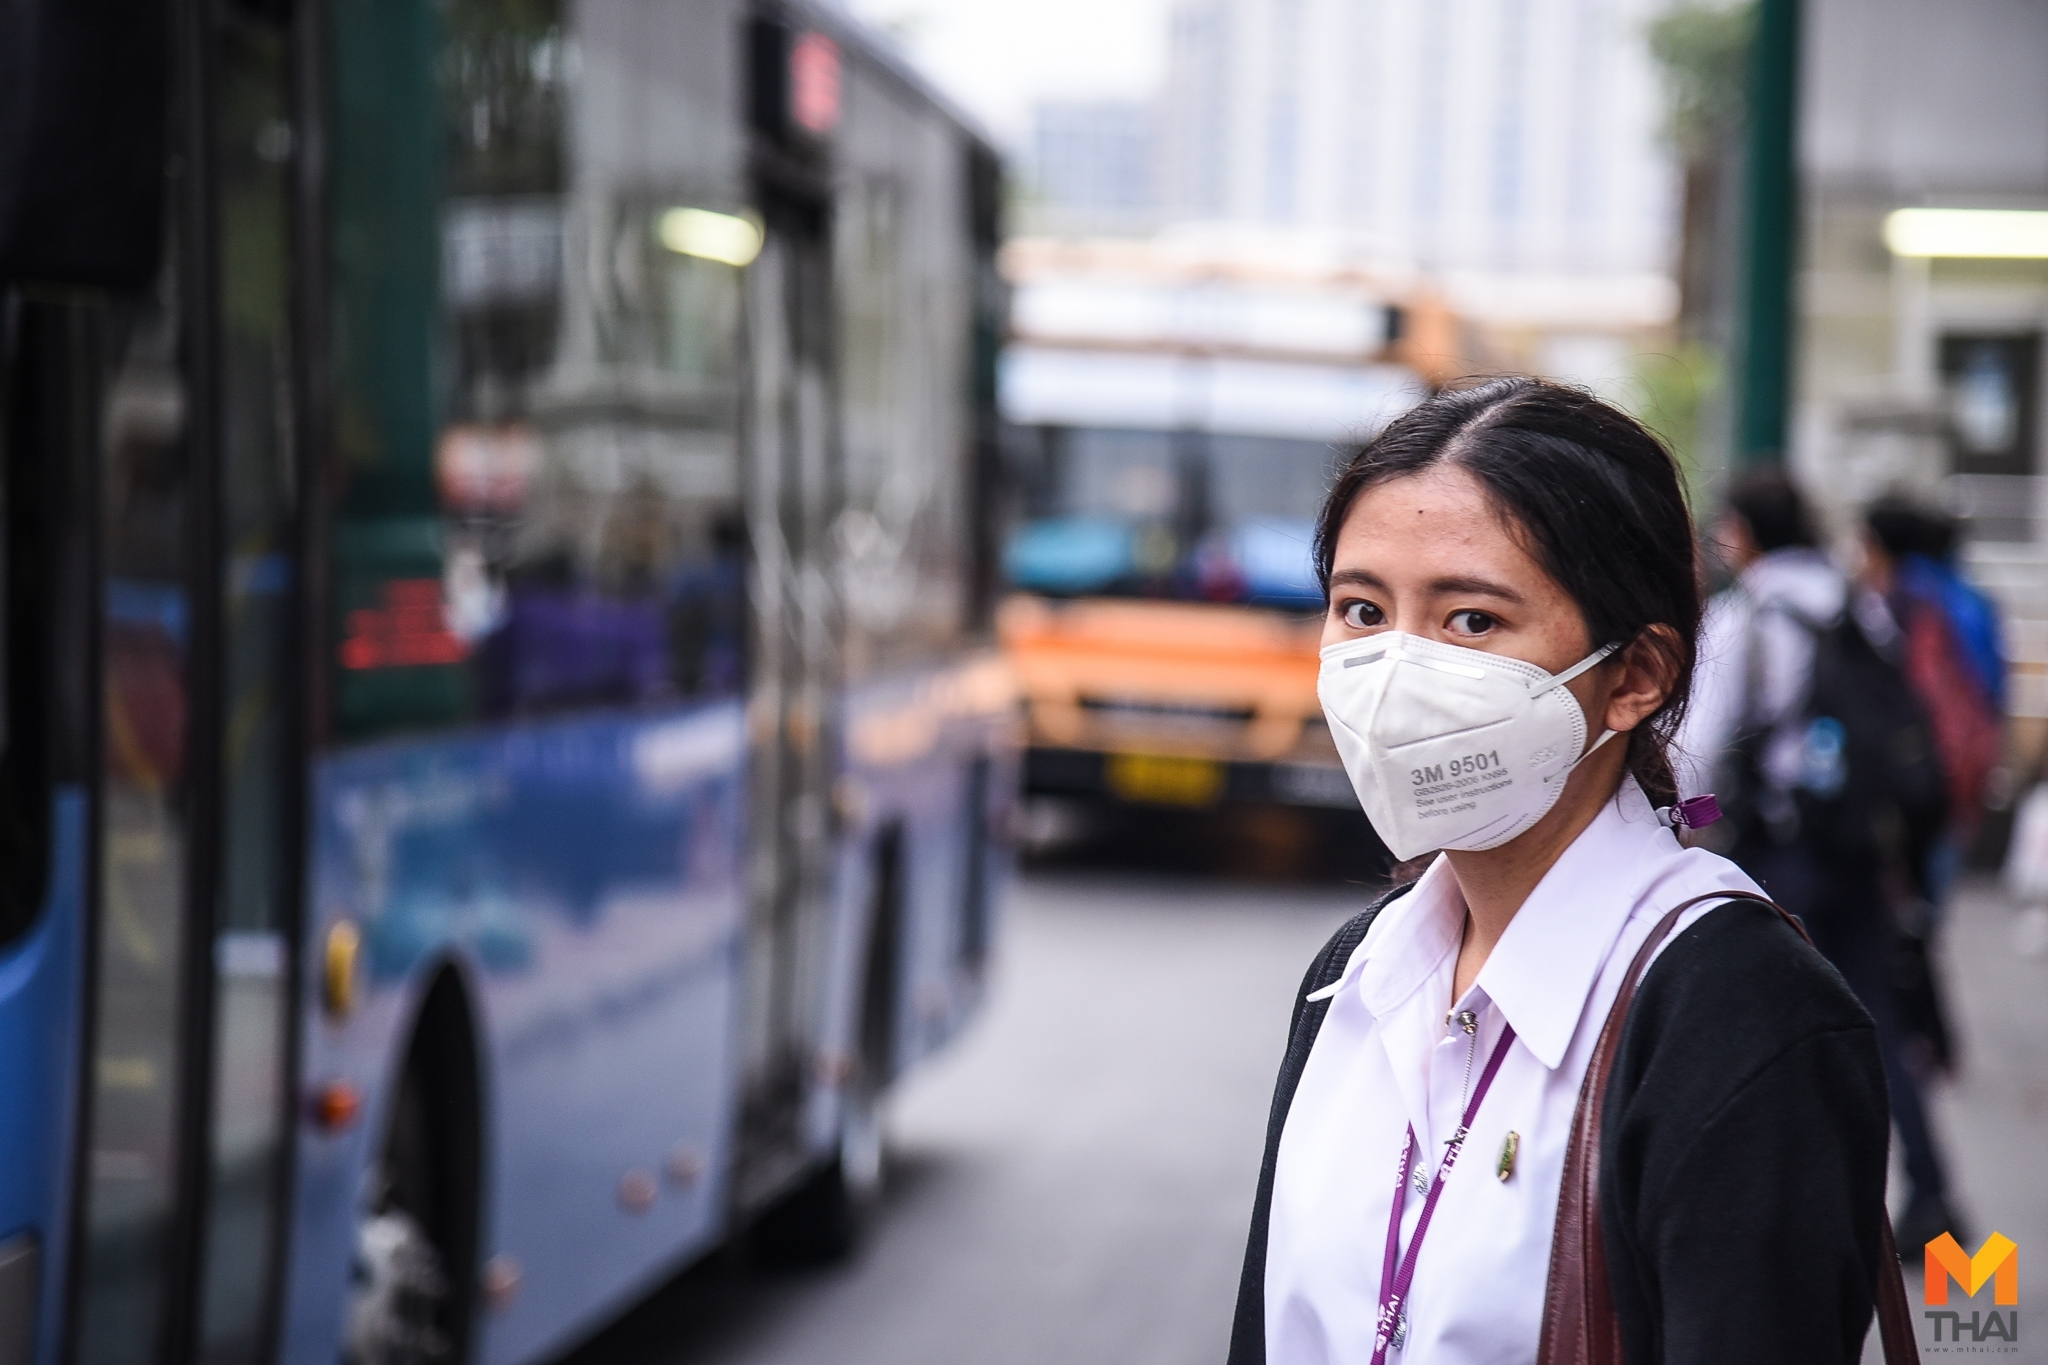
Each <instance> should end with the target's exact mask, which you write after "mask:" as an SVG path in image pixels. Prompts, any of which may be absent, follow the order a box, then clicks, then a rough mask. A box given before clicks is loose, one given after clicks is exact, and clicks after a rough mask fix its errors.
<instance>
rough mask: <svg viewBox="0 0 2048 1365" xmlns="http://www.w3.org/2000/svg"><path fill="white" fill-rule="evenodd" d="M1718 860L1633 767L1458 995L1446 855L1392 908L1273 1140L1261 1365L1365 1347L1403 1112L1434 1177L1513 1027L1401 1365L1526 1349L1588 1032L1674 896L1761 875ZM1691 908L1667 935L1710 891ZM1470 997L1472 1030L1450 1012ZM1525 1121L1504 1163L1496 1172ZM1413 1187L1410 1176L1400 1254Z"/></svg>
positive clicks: (1421, 1287)
mask: <svg viewBox="0 0 2048 1365" xmlns="http://www.w3.org/2000/svg"><path fill="white" fill-rule="evenodd" d="M1755 890H1756V884H1755V883H1754V882H1752V881H1750V879H1749V878H1748V877H1746V876H1744V875H1743V874H1742V872H1741V871H1740V870H1739V869H1737V868H1736V866H1735V865H1734V864H1733V863H1731V862H1729V861H1728V860H1727V859H1725V858H1722V857H1719V856H1718V855H1716V854H1713V853H1709V852H1707V851H1706V850H1705V849H1686V848H1684V847H1682V846H1681V845H1680V844H1679V842H1678V840H1677V839H1676V837H1674V836H1673V834H1672V832H1671V831H1670V830H1669V829H1667V828H1665V827H1664V826H1663V825H1661V824H1659V823H1658V821H1657V818H1656V815H1655V813H1654V812H1652V810H1651V809H1650V803H1649V801H1648V800H1647V799H1646V798H1645V797H1644V795H1643V792H1642V789H1641V788H1640V787H1638V786H1637V785H1636V783H1635V781H1634V780H1633V779H1625V780H1624V781H1623V783H1622V786H1621V789H1620V791H1618V792H1617V793H1616V794H1615V797H1614V799H1613V800H1611V801H1609V802H1608V803H1607V804H1606V806H1605V807H1603V808H1602V810H1601V812H1600V814H1599V815H1598V816H1597V817H1595V818H1594V820H1593V822H1592V824H1590V825H1588V826H1587V827H1586V829H1585V831H1584V832H1583V833H1581V834H1580V835H1579V837H1578V838H1577V839H1576V840H1574V841H1573V843H1572V845H1571V847H1569V848H1568V849H1566V850H1565V852H1564V854H1563V856H1561V857H1560V858H1559V859H1558V860H1557V862H1556V864H1555V865H1554V866H1553V867H1552V868H1551V869H1550V871H1549V872H1548V873H1546V874H1545V876H1544V878H1543V880H1542V881H1541V882H1540V883H1538V884H1537V887H1536V889H1535V890H1534V891H1533V892H1531V893H1530V895H1529V899H1528V900H1527V901H1525V902H1523V905H1522V908H1521V910H1520V911H1518V912H1517V913H1516V915H1515V917H1514V919H1513V920H1512V921H1511V922H1510V923H1509V925H1508V928H1507V932H1506V933H1504V934H1502V935H1501V939H1500V942H1499V943H1498V944H1496V945H1495V946H1494V949H1493V952H1492V954H1491V955H1490V956H1489V957H1488V958H1487V960H1486V964H1485V965H1484V966H1483V967H1482V968H1481V969H1480V972H1479V976H1478V978H1477V980H1475V981H1474V982H1473V984H1472V987H1471V989H1470V990H1468V991H1467V992H1466V993H1465V996H1464V998H1463V999H1461V1000H1458V1001H1456V1002H1453V1001H1452V1000H1451V984H1452V973H1453V971H1454V969H1455V967H1456V964H1457V957H1458V942H1459V938H1460V935H1461V932H1462V927H1463V923H1464V913H1465V910H1464V899H1463V897H1462V896H1461V894H1460V893H1459V890H1458V885H1457V882H1456V880H1455V879H1454V878H1453V877H1452V875H1451V869H1450V865H1449V863H1448V862H1446V861H1445V860H1444V859H1441V858H1439V859H1438V860H1437V861H1436V863H1435V864H1433V865H1432V866H1431V867H1430V869H1429V871H1428V872H1426V873H1424V874H1423V876H1422V878H1421V880H1420V881H1418V882H1417V883H1416V884H1415V887H1414V889H1413V890H1411V891H1410V892H1409V893H1408V894H1407V895H1404V896H1401V897H1398V898H1397V899H1395V900H1394V901H1393V902H1392V903H1390V904H1389V905H1388V906H1387V908H1386V909H1385V910H1384V911H1382V912H1381V914H1380V917H1379V919H1378V921H1377V922H1375V923H1374V925H1373V928H1372V932H1371V933H1370V934H1368V935H1367V937H1366V939H1365V942H1363V943H1361V944H1360V945H1359V947H1358V949H1357V951H1356V952H1354V953H1353V954H1352V955H1351V959H1350V962H1349V963H1348V964H1347V965H1346V967H1345V970H1344V973H1343V975H1342V976H1341V977H1340V978H1339V980H1338V982H1337V983H1336V990H1335V994H1334V995H1333V996H1332V998H1331V1000H1330V1009H1329V1013H1328V1014H1327V1015H1326V1016H1325V1017H1324V1019H1323V1024H1322V1029H1321V1031H1320V1032H1319V1033H1318V1034H1317V1036H1316V1041H1315V1046H1314V1048H1313V1049H1312V1050H1311V1051H1310V1053H1309V1058H1308V1063H1307V1066H1306V1067H1305V1068H1304V1069H1303V1071H1302V1075H1301V1083H1300V1087H1299V1088H1298V1089H1297V1090H1296V1091H1295V1094H1294V1101H1293V1104H1292V1105H1291V1106H1290V1108H1289V1110H1288V1114H1287V1123H1286V1127H1285V1129H1284V1130H1283V1131H1282V1133H1281V1137H1280V1154H1279V1165H1278V1168H1277V1171H1276V1173H1275V1177H1274V1183H1273V1211H1272V1222H1271V1225H1270V1228H1269V1230H1268V1235H1267V1244H1266V1360H1267V1362H1268V1365H1365V1362H1367V1361H1370V1360H1371V1358H1372V1350H1373V1326H1374V1319H1375V1315H1376V1313H1377V1311H1378V1307H1379V1291H1380V1267H1381V1262H1382V1258H1383V1257H1384V1255H1385V1250H1386V1238H1387V1219H1388V1214H1389V1212H1390V1209H1391V1206H1392V1202H1393V1193H1394V1181H1395V1177H1396V1175H1397V1173H1398V1170H1399V1166H1400V1160H1401V1153H1402V1147H1403V1145H1404V1142H1405V1140H1406V1134H1407V1129H1408V1126H1409V1125H1410V1124H1413V1125H1414V1129H1415V1136H1416V1139H1417V1142H1418V1143H1419V1152H1418V1156H1417V1161H1416V1164H1417V1166H1419V1167H1420V1168H1421V1170H1422V1171H1423V1172H1424V1173H1425V1174H1426V1175H1428V1176H1434V1175H1435V1173H1436V1169H1437V1163H1438V1162H1439V1161H1440V1160H1441V1159H1442V1157H1443V1154H1444V1150H1445V1141H1446V1140H1447V1139H1448V1138H1449V1137H1450V1136H1451V1134H1452V1133H1453V1132H1455V1131H1456V1130H1457V1128H1458V1123H1459V1118H1460V1115H1461V1114H1462V1112H1463V1109H1464V1105H1465V1087H1466V1085H1467V1081H1466V1074H1467V1073H1466V1068H1467V1056H1468V1053H1469V1054H1470V1055H1471V1061H1470V1068H1471V1070H1470V1077H1471V1079H1470V1082H1469V1083H1470V1084H1471V1085H1477V1084H1478V1081H1479V1076H1480V1073H1481V1071H1482V1070H1483V1069H1484V1067H1485V1065H1486V1059H1487V1057H1488V1056H1489V1055H1490V1054H1491V1052H1492V1050H1493V1047H1494V1044H1495V1043H1496V1042H1497V1041H1498V1040H1499V1038H1500V1036H1501V1032H1502V1029H1503V1026H1504V1025H1505V1024H1508V1023H1511V1024H1513V1025H1514V1028H1515V1034H1516V1038H1515V1041H1514V1043H1513V1044H1512V1045H1510V1047H1509V1049H1508V1052H1507V1055H1506V1057H1505V1059H1504V1060H1503V1062H1502V1064H1501V1068H1500V1072H1499V1074H1498V1075H1497V1076H1496V1077H1495V1078H1494V1082H1493V1086H1492V1089H1491V1090H1490V1091H1489V1092H1488V1093H1487V1096H1486V1099H1485V1102H1484V1103H1483V1104H1482V1105H1481V1106H1480V1109H1479V1112H1478V1114H1477V1116H1476V1117H1475V1118H1474V1120H1473V1123H1472V1131H1471V1134H1470V1135H1469V1136H1468V1137H1467V1139H1466V1141H1465V1146H1464V1151H1463V1152H1462V1154H1461V1155H1460V1156H1459V1158H1458V1161H1457V1163H1456V1165H1454V1166H1453V1168H1452V1171H1451V1174H1450V1176H1449V1177H1448V1178H1447V1179H1446V1180H1445V1182H1444V1190H1443V1194H1442V1196H1441V1198H1440V1200H1439V1202H1438V1205H1437V1208H1436V1212H1435V1213H1434V1214H1433V1215H1432V1216H1431V1223H1430V1229H1429V1234H1428V1237H1427V1239H1426V1240H1425V1242H1424V1244H1423V1249H1422V1252H1421V1254H1420V1256H1419V1257H1418V1258H1417V1262H1416V1268H1415V1278H1414V1282H1413V1284H1412V1285H1411V1286H1410V1289H1409V1293H1408V1309H1407V1317H1408V1326H1407V1332H1406V1335H1405V1339H1404V1340H1403V1341H1402V1344H1401V1349H1399V1350H1397V1351H1389V1352H1388V1356H1387V1359H1388V1360H1389V1361H1396V1360H1407V1361H1414V1362H1428V1365H1513V1363H1514V1362H1521V1361H1533V1360H1534V1359H1535V1357H1536V1339H1537V1335H1538V1333H1539V1331H1540V1325H1541V1320H1542V1309H1543V1288H1544V1282H1545V1279H1546V1277H1547V1276H1548V1274H1549V1269H1550V1241H1551V1232H1552V1227H1553V1224H1554V1222H1555V1219H1556V1217H1557V1196H1558V1188H1559V1184H1560V1181H1561V1177H1562V1173H1563V1170H1564V1153H1565V1145H1566V1140H1567V1138H1568V1137H1569V1136H1570V1128H1571V1118H1572V1111H1573V1108H1574V1106H1575V1105H1576V1104H1577V1102H1578V1096H1579V1085H1580V1082H1581V1081H1582V1080H1583V1079H1584V1077H1585V1074H1586V1067H1587V1064H1588V1061H1589V1059H1590V1058H1591V1055H1592V1051H1593V1046H1594V1042H1595V1040H1596V1039H1597V1038H1598V1036H1599V1033H1600V1029H1601V1026H1602V1025H1603V1024H1604V1023H1605V1022H1606V1019H1607V1012H1608V1010H1609V1009H1610V1008H1611V1007H1612V1005H1613V1003H1614V997H1615V995H1616V993H1617V992H1618V991H1619V990H1620V988H1621V977H1622V974H1623V973H1624V972H1625V971H1626V970H1627V968H1628V964H1629V962H1630V960H1631V959H1632V958H1633V957H1634V956H1635V952H1636V949H1637V948H1638V947H1639V946H1640V945H1641V943H1642V941H1643V939H1644V938H1645V937H1646V936H1647V935H1648V934H1649V932H1650V930H1651V928H1652V927H1653V926H1654V925H1655V924H1656V923H1657V921H1658V920H1659V919H1661V918H1662V917H1663V915H1664V914H1665V912H1666V911H1668V910H1670V909H1671V908H1672V907H1673V906H1675V905H1677V904H1679V903H1680V902H1681V901H1685V900H1688V899H1690V898H1692V897H1694V896H1699V895H1704V894H1707V893H1709V892H1713V891H1751V892H1753V891H1755ZM1713 904H1714V903H1712V902H1710V903H1709V904H1708V905H1704V906H1698V907H1695V908H1694V909H1693V910H1691V911H1689V912H1687V914H1686V916H1685V917H1684V918H1683V919H1682V920H1681V921H1680V922H1679V924H1678V926H1677V927H1676V928H1675V929H1674V930H1673V933H1672V936H1671V938H1667V939H1666V940H1665V943H1666V944H1669V943H1670V942H1671V941H1672V939H1674V938H1676V937H1677V934H1678V933H1680V932H1683V931H1684V929H1685V928H1687V927H1688V926H1689V925H1690V924H1691V923H1692V921H1693V920H1695V919H1696V918H1698V917H1699V916H1700V915H1702V914H1705V913H1707V912H1708V911H1709V910H1711V909H1712V908H1713ZM1461 1010H1470V1011H1472V1012H1473V1013H1474V1014H1475V1015H1476V1016H1477V1018H1478V1032H1477V1035H1476V1036H1472V1037H1468V1036H1467V1035H1466V1034H1465V1033H1464V1032H1463V1031H1462V1030H1461V1029H1459V1028H1458V1027H1457V1025H1456V1024H1455V1023H1454V1022H1451V1021H1449V1020H1447V1018H1446V1016H1447V1015H1448V1014H1451V1013H1453V1012H1454V1011H1461ZM1511 1131H1512V1132H1514V1133H1516V1134H1517V1135H1518V1144H1517V1148H1518V1149H1517V1152H1516V1156H1515V1161H1514V1168H1513V1171H1512V1174H1511V1175H1510V1176H1509V1178H1508V1179H1507V1180H1506V1181H1502V1180H1501V1179H1499V1178H1498V1176H1497V1173H1496V1167H1497V1165H1498V1163H1499V1160H1500V1157H1501V1151H1502V1148H1503V1146H1504V1145H1505V1142H1506V1139H1507V1135H1508V1134H1509V1133H1510V1132H1511ZM1423 1202H1424V1200H1423V1197H1422V1196H1421V1195H1420V1194H1418V1193H1417V1192H1416V1191H1415V1189H1414V1188H1413V1186H1412V1185H1411V1187H1410V1189H1409V1192H1408V1197H1407V1200H1406V1204H1405V1207H1404V1208H1403V1210H1402V1219H1401V1252H1402V1255H1403V1256H1404V1257H1405V1256H1406V1254H1407V1249H1408V1245H1409V1242H1410V1240H1411V1239H1412V1238H1413V1237H1414V1234H1415V1225H1416V1222H1417V1220H1418V1219H1419V1218H1420V1217H1421V1214H1422V1206H1423Z"/></svg>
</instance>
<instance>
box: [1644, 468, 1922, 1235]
mask: <svg viewBox="0 0 2048 1365" xmlns="http://www.w3.org/2000/svg"><path fill="white" fill-rule="evenodd" d="M1713 540H1714V542H1715V544H1716V545H1717V546H1718V549H1719V552H1720V554H1721V557H1722V559H1723V561H1724V563H1725V565H1726V567H1727V569H1728V570H1729V572H1730V573H1731V574H1732V575H1733V581H1732V582H1731V583H1730V584H1729V585H1728V587H1727V588H1726V589H1724V590H1723V591H1722V592H1720V593H1718V594H1716V595H1715V597H1714V599H1713V600H1712V601H1711V602H1710V603H1709V604H1708V607H1707V610H1706V615H1705V620H1704V622H1703V624H1702V626H1701V631H1700V660H1699V673H1698V677H1697V679H1696V681H1695V684H1694V689H1693V699H1692V707H1691V709H1690V711H1689V713H1688V715H1687V717H1686V720H1685V724H1684V726H1683V728H1682V729H1681V730H1680V732H1679V734H1678V748H1679V750H1680V753H1681V755H1682V767H1683V772H1682V776H1681V784H1680V785H1681V786H1682V787H1683V788H1684V789H1685V790H1686V791H1687V792H1689V793H1697V792H1706V791H1712V792H1714V793H1715V794H1716V795H1717V796H1718V797H1719V798H1720V802H1721V805H1722V807H1723V809H1724V810H1725V811H1726V813H1727V815H1728V817H1729V818H1728V820H1727V822H1726V824H1725V825H1724V826H1723V827H1722V828H1721V829H1718V830H1716V831H1713V842H1714V843H1715V845H1716V846H1717V847H1721V848H1724V849H1725V850H1726V851H1727V853H1728V855H1729V856H1730V857H1731V858H1733V859H1734V860H1735V861H1736V862H1737V863H1739V864H1740V865H1741V866H1742V869H1743V870H1744V871H1745V872H1747V873H1749V875H1750V876H1752V877H1754V878H1755V879H1756V880H1757V882H1758V883H1759V884H1760V885H1761V886H1762V887H1763V888H1764V890H1765V891H1766V892H1767V893H1768V894H1769V895H1770V896H1771V897H1772V898H1773V899H1774V900H1776V901H1777V902H1778V903H1779V904H1780V905H1782V906H1784V907H1785V908H1786V909H1788V910H1790V911H1791V912H1792V913H1793V914H1795V915H1797V916H1798V917H1799V919H1800V921H1801V922H1802V923H1803V924H1804V925H1805V926H1806V929H1807V932H1808V933H1810V934H1811V935H1812V936H1813V941H1814V943H1815V945H1816V946H1817V947H1819V949H1820V950H1821V952H1823V953H1824V954H1826V955H1827V958H1828V960H1829V961H1830V962H1832V963H1833V964H1834V965H1835V967H1836V968H1837V969H1838V970H1839V971H1840V972H1841V974H1842V977H1843V979H1844V980H1845V981H1847V983H1848V985H1849V988H1850V989H1851V990H1852V991H1854V992H1855V993H1856V998H1857V999H1858V1000H1860V1001H1861V1002H1862V1004H1863V1006H1864V1008H1865V1009H1867V1010H1868V1011H1869V1012H1870V1016H1871V1018H1872V1019H1873V1020H1874V1021H1875V1023H1876V1025H1877V1037H1878V1043H1879V1046H1880V1048H1881V1049H1882V1051H1883V1055H1884V1065H1885V1080H1886V1083H1887V1088H1888V1091H1889V1095H1890V1103H1891V1112H1892V1119H1893V1121H1894V1123H1896V1124H1897V1126H1898V1131H1899V1139H1900V1144H1901V1146H1902V1147H1903V1148H1904V1149H1905V1165H1906V1175H1907V1180H1908V1183H1909V1185H1910V1194H1909V1198H1908V1202H1907V1207H1906V1211H1905V1213H1904V1214H1903V1215H1902V1217H1901V1219H1900V1224H1899V1231H1900V1242H1901V1244H1902V1245H1904V1246H1906V1247H1909V1248H1914V1249H1917V1248H1919V1247H1920V1246H1922V1245H1923V1244H1924V1243H1925V1242H1927V1241H1928V1240H1930V1239H1931V1238H1934V1237H1936V1236H1939V1235H1940V1234H1941V1233H1942V1232H1945V1231H1953V1232H1955V1233H1956V1235H1957V1236H1959V1237H1960V1236H1962V1235H1963V1230H1962V1228H1961V1226H1960V1225H1959V1224H1958V1222H1957V1221H1956V1218H1955V1214H1954V1211H1953V1210H1952V1209H1951V1207H1950V1205H1949V1202H1948V1178H1947V1171H1946V1168H1945V1163H1944V1162H1943V1160H1942V1156H1941V1152H1940V1149H1939V1147H1938V1146H1937V1144H1936V1142H1935V1139H1934V1133H1933V1130H1932V1128H1931V1126H1930V1125H1929V1122H1928V1118H1927V1108H1926V1103H1925V1099H1924V1096H1923V1094H1922V1087H1921V1082H1920V1077H1919V1075H1918V1073H1917V1071H1916V1069H1915V1067H1914V1066H1912V1065H1909V1060H1910V1059H1911V1058H1912V1057H1913V1056H1914V1055H1915V1054H1916V1051H1917V1049H1916V1048H1915V1047H1914V1045H1913V1039H1914V1036H1915V1035H1914V1032H1913V1031H1912V1030H1911V1029H1910V1028H1909V1026H1908V1024H1907V1021H1906V1017H1905V1011H1903V1010H1902V1008H1901V1002H1900V1000H1899V998H1898V994H1897V991H1896V990H1895V979H1894V972H1893V967H1894V963H1895V955H1896V944H1897V940H1898V936H1899V924H1900V918H1901V915H1902V913H1907V914H1910V911H1911V907H1912V906H1913V905H1914V904H1917V903H1919V902H1920V901H1922V900H1924V899H1925V897H1926V895H1927V885H1926V876H1927V869H1928V867H1929V865H1930V862H1931V859H1932V856H1933V851H1934V848H1935V845H1936V843H1937V842H1938V840H1939V839H1940V838H1941V836H1942V831H1943V829H1944V828H1945V825H1946V812H1947V800H1946V790H1945V779H1944V775H1943V773H1942V772H1941V769H1940V765H1939V760H1938V758H1937V756H1936V753H1935V745H1934V741H1933V738H1932V734H1931V732H1930V731H1931V726H1930V724H1929V722H1928V719H1927V716H1926V712H1925V709H1924V707H1923V706H1922V704H1921V702H1920V699H1919V697H1918V695H1917V693H1916V692H1915V691H1914V689H1913V687H1912V685H1911V682H1910V680H1909V679H1908V678H1907V676H1906V673H1905V670H1904V655H1905V647H1906V638H1905V634H1904V632H1903V631H1902V630H1901V629H1900V626H1899V624H1898V622H1897V621H1896V620H1895V619H1894V617H1893V616H1892V613H1891V611H1890V609H1889V607H1888V605H1887V603H1886V601H1885V599H1884V597H1883V596H1882V595H1880V594H1878V593H1876V592H1872V591H1868V590H1867V589H1864V588H1862V587H1861V585H1859V584H1856V583H1854V582H1852V581H1851V580H1850V578H1849V577H1848V576H1847V575H1845V574H1844V573H1843V572H1842V571H1841V570H1840V569H1839V568H1837V567H1836V565H1835V564H1834V562H1833V561H1832V560H1831V559H1830V558H1829V557H1828V555H1827V554H1826V553H1825V552H1824V551H1823V550H1822V549H1821V548H1820V543H1819V537H1818V535H1817V532H1816V526H1815V523H1814V518H1813V516H1812V513H1811V511H1810V509H1809V507H1808V505H1807V502H1806V499H1805V497H1804V496H1803V495H1802V494H1801V492H1800V491H1799V489H1798V487H1797V486H1796V485H1794V484H1793V483H1792V482H1791V480H1789V479H1787V478H1786V477H1785V476H1784V475H1782V474H1778V473H1760V474H1754V475H1751V476H1749V477H1747V478H1745V479H1742V480H1740V481H1739V482H1737V483H1736V484H1735V485H1734V486H1733V487H1732V488H1731V489H1730V490H1729V492H1728V495H1727V498H1726V505H1725V509H1724V511H1723V513H1722V515H1721V518H1720V520H1719V521H1718V523H1717V524H1716V526H1715V528H1714V534H1713ZM1923 962H1924V958H1923Z"/></svg>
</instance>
